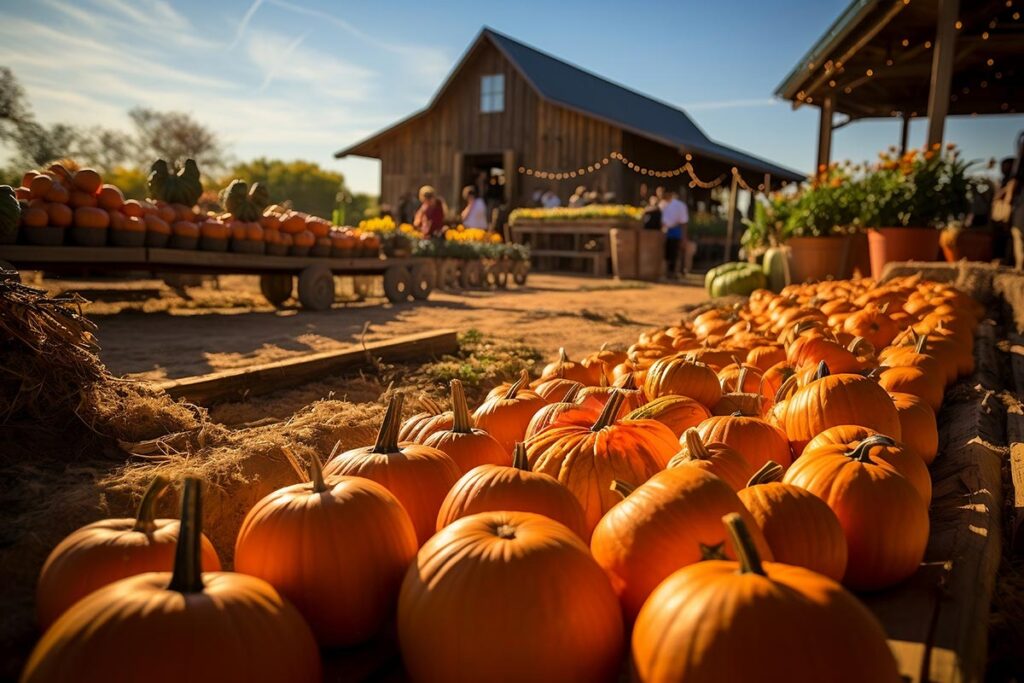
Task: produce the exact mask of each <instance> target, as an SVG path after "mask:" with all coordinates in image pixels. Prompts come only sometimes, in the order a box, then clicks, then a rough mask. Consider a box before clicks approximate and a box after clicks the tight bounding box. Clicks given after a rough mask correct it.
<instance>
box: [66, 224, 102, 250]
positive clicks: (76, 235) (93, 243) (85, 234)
mask: <svg viewBox="0 0 1024 683" xmlns="http://www.w3.org/2000/svg"><path fill="white" fill-rule="evenodd" d="M69 232H70V233H71V241H72V242H74V243H75V244H77V245H78V246H80V247H102V246H103V245H104V244H106V243H107V229H106V228H83V227H80V226H75V227H73V228H71V229H70V230H69Z"/></svg>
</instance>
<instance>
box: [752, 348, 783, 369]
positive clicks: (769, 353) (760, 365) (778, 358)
mask: <svg viewBox="0 0 1024 683" xmlns="http://www.w3.org/2000/svg"><path fill="white" fill-rule="evenodd" d="M785 360H786V349H785V348H783V346H782V345H781V344H764V345H762V346H755V347H754V348H752V349H750V351H748V352H747V359H746V362H747V364H748V365H752V366H754V367H755V368H757V369H758V370H760V371H761V372H765V371H767V370H768V368H770V367H772V366H773V365H775V364H777V363H781V362H783V361H785Z"/></svg>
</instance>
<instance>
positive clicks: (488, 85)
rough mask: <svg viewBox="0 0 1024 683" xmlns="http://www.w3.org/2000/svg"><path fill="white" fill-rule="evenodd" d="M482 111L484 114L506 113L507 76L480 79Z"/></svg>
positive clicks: (499, 75)
mask: <svg viewBox="0 0 1024 683" xmlns="http://www.w3.org/2000/svg"><path fill="white" fill-rule="evenodd" d="M480 111H481V112H483V113H484V114H489V113H492V112H499V111H505V74H492V75H490V76H483V77H482V78H481V79H480Z"/></svg>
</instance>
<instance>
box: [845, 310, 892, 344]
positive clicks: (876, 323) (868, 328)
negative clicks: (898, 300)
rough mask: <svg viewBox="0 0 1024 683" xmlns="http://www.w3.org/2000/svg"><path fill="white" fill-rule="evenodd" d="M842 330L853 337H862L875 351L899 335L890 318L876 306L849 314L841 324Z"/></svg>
mask: <svg viewBox="0 0 1024 683" xmlns="http://www.w3.org/2000/svg"><path fill="white" fill-rule="evenodd" d="M843 329H844V330H845V331H847V332H849V333H850V334H852V335H853V336H855V337H864V338H865V339H867V340H868V341H869V342H871V345H872V346H874V347H875V348H876V349H881V348H883V347H886V346H888V345H889V344H890V343H891V342H892V340H893V339H895V338H896V335H897V334H898V333H899V329H897V327H896V323H894V322H893V321H892V318H890V317H889V316H888V315H886V314H885V313H883V312H882V310H881V309H880V308H878V307H877V306H868V307H867V308H864V309H862V310H859V311H856V312H855V313H851V314H850V316H849V317H848V318H846V320H845V321H844V322H843Z"/></svg>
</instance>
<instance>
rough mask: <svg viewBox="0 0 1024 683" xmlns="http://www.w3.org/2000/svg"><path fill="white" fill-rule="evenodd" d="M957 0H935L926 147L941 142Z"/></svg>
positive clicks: (945, 112) (954, 35) (954, 50)
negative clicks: (935, 15)
mask: <svg viewBox="0 0 1024 683" xmlns="http://www.w3.org/2000/svg"><path fill="white" fill-rule="evenodd" d="M959 16H960V0H939V18H938V26H937V27H936V30H935V52H934V54H933V55H932V78H931V83H930V85H929V90H928V146H929V147H931V146H932V145H936V144H941V143H942V136H943V132H944V130H945V127H946V114H948V113H949V94H950V93H949V91H950V88H951V85H952V82H953V57H954V56H955V55H954V53H955V52H956V21H957V17H959Z"/></svg>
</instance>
